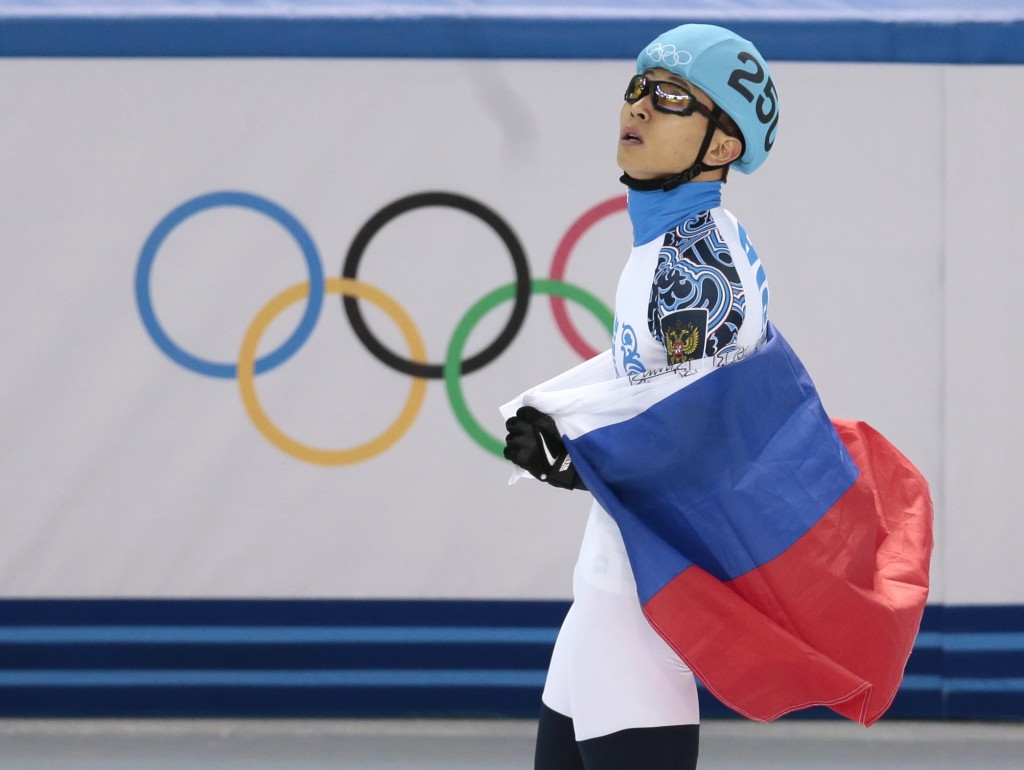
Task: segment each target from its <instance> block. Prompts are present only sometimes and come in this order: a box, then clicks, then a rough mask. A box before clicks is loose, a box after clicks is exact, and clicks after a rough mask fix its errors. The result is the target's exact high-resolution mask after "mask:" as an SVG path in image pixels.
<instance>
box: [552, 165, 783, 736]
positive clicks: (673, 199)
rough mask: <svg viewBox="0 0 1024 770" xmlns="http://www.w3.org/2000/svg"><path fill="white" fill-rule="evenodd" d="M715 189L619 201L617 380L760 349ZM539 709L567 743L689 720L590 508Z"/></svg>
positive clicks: (731, 222) (607, 525)
mask: <svg viewBox="0 0 1024 770" xmlns="http://www.w3.org/2000/svg"><path fill="white" fill-rule="evenodd" d="M721 185H722V183H721V182H700V183H689V184H684V185H682V186H680V187H677V188H675V189H674V190H671V191H669V192H664V191H661V190H657V191H636V190H631V191H630V193H629V215H630V219H631V221H632V224H633V233H634V238H633V248H632V251H631V252H630V256H629V260H628V261H627V263H626V266H625V268H624V270H623V272H622V276H621V278H620V280H619V285H618V289H617V292H616V296H615V325H614V330H613V339H612V346H613V348H612V354H613V355H612V358H613V361H614V365H615V370H616V371H615V373H616V375H617V376H619V377H641V378H642V377H643V376H644V375H645V374H646V373H649V372H653V371H656V370H658V369H663V368H665V367H667V366H672V365H676V364H684V365H693V366H699V367H705V366H723V365H727V364H730V363H732V362H734V361H736V360H739V359H741V358H743V357H744V356H745V355H746V354H747V353H750V352H753V350H754V349H755V348H756V347H757V346H758V345H759V344H760V343H761V342H762V341H763V339H764V336H765V332H766V328H767V322H768V315H767V311H768V286H767V282H766V279H765V274H764V270H763V269H762V267H761V263H760V260H759V259H758V257H757V253H756V252H755V251H754V249H753V247H752V246H751V244H750V242H749V240H748V239H747V236H746V233H745V231H744V230H743V227H742V226H741V225H740V224H739V222H738V221H737V220H736V218H735V217H733V216H732V214H730V213H729V212H728V211H726V210H725V209H723V208H721V205H720V204H721ZM689 362H692V364H691V363H689ZM724 652H725V651H723V653H724ZM543 701H544V703H545V704H546V705H547V706H548V707H549V708H551V709H553V710H554V711H557V712H559V713H560V714H563V715H565V716H568V717H571V718H572V720H573V725H574V728H575V731H576V740H578V741H583V740H588V739H590V738H596V737H599V736H602V735H608V734H610V733H613V732H617V731H619V730H624V729H629V728H636V727H661V726H667V725H680V724H696V723H698V722H699V720H700V718H699V710H698V704H697V690H696V683H695V681H694V677H693V674H692V673H691V672H690V670H689V669H688V668H687V667H686V665H685V664H684V663H683V662H682V661H681V660H680V659H679V657H678V656H677V655H676V654H675V653H674V652H673V651H672V650H671V648H669V646H668V645H667V644H666V643H665V642H664V641H663V640H662V639H661V637H660V636H658V634H657V633H656V632H655V631H654V630H653V629H652V628H651V626H650V625H649V624H648V623H647V620H646V619H645V618H644V615H643V612H642V610H641V607H640V602H639V599H638V597H637V591H636V583H635V581H634V579H633V572H632V569H631V567H630V563H629V558H628V556H627V554H626V549H625V546H624V545H623V541H622V537H621V535H620V534H619V530H618V527H617V526H616V524H615V522H614V521H613V520H612V518H611V517H610V516H609V515H608V514H607V513H606V512H605V511H604V510H603V509H602V508H601V507H600V506H599V505H598V504H597V503H596V502H595V503H594V504H593V506H592V507H591V511H590V517H589V519H588V521H587V527H586V531H585V534H584V536H583V543H582V546H581V549H580V554H579V558H578V560H577V563H576V568H575V571H574V575H573V604H572V606H571V607H570V609H569V613H568V615H567V616H566V619H565V621H564V623H563V625H562V628H561V630H560V631H559V634H558V639H557V641H556V643H555V649H554V652H553V654H552V659H551V665H550V668H549V670H548V676H547V681H546V683H545V687H544V694H543Z"/></svg>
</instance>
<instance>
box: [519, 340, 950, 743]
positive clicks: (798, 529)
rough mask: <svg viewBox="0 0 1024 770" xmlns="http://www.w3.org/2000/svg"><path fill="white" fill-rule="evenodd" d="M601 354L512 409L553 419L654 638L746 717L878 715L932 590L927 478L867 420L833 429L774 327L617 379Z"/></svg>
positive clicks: (868, 719) (863, 719) (865, 719)
mask: <svg viewBox="0 0 1024 770" xmlns="http://www.w3.org/2000/svg"><path fill="white" fill-rule="evenodd" d="M603 355H607V354H603ZM600 359H601V357H598V358H597V359H592V360H591V361H590V362H587V363H585V364H582V365H581V366H580V367H577V369H575V370H572V371H571V372H569V373H567V374H566V375H562V376H560V377H558V378H555V379H554V380H552V381H550V382H549V383H545V384H544V385H541V386H539V387H538V388H537V389H535V390H533V391H529V392H527V393H526V394H523V396H521V397H520V398H519V399H516V401H515V402H513V403H512V404H509V405H506V407H504V408H503V411H507V410H508V409H511V411H513V412H514V407H515V406H517V405H518V404H521V403H525V404H529V405H532V406H535V407H536V408H538V409H540V410H541V411H545V412H547V413H548V414H551V415H552V417H554V418H555V421H556V423H557V424H558V426H559V429H560V430H561V431H562V433H563V434H564V438H565V441H566V445H567V446H568V447H569V451H570V454H571V456H572V458H573V461H574V462H575V463H576V466H577V469H578V471H579V473H580V476H581V477H582V478H583V480H584V481H585V482H586V484H587V488H588V489H589V490H590V491H591V492H592V494H593V495H594V497H595V498H596V499H597V501H598V502H599V503H600V504H601V506H602V507H603V508H604V509H605V510H606V511H607V512H608V513H609V514H610V515H611V516H612V517H613V518H614V519H615V521H616V523H617V524H618V526H619V529H620V531H621V533H622V538H623V541H624V542H625V545H626V550H627V552H628V554H629V558H630V563H631V566H632V569H633V573H634V576H635V578H636V584H637V591H638V594H639V599H640V602H641V604H642V606H643V610H644V613H645V615H646V616H647V619H648V620H649V621H650V623H651V625H652V627H654V628H655V629H656V630H657V631H658V632H659V634H661V636H662V637H663V638H664V639H665V640H666V641H667V642H668V643H669V645H671V646H672V648H673V649H674V650H675V651H676V652H677V654H678V655H679V656H680V658H681V659H682V660H683V661H685V662H686V664H687V665H688V666H689V667H690V668H691V669H692V670H693V672H694V673H695V674H696V675H697V676H698V677H699V678H700V680H701V681H702V682H703V684H704V685H705V686H706V687H707V688H708V690H710V691H711V692H712V693H713V694H714V695H715V696H716V697H717V698H718V699H719V700H720V701H722V702H723V703H724V704H726V705H727V706H729V707H730V708H732V709H734V710H735V711H737V712H739V713H740V714H743V715H745V716H747V717H750V718H752V719H756V720H762V721H768V720H772V719H775V718H777V717H779V716H782V715H783V714H786V713H788V712H791V711H794V710H797V709H802V708H806V707H810V706H816V705H825V706H828V707H830V708H832V709H833V710H834V711H836V712H837V713H839V714H841V715H843V716H845V717H848V718H850V719H853V720H855V721H857V722H860V723H862V724H864V725H870V724H871V723H873V722H875V721H876V720H877V719H879V718H880V717H881V716H882V714H883V713H885V711H886V709H887V708H888V707H889V705H890V704H891V703H892V700H893V698H894V697H895V694H896V691H897V689H898V687H899V684H900V681H901V680H902V677H903V670H904V667H905V665H906V662H907V658H908V657H909V655H910V652H911V650H912V648H913V644H914V639H915V637H916V635H917V631H918V628H919V626H920V621H921V615H922V613H923V611H924V605H925V600H926V598H927V595H928V568H929V560H930V556H931V549H932V505H931V500H930V497H929V492H928V485H927V482H926V481H925V479H924V478H923V476H922V475H921V474H920V472H919V471H918V470H917V469H916V468H915V467H914V466H913V464H911V463H910V461H909V460H908V459H907V458H906V457H904V456H903V455H902V454H901V453H900V452H899V451H898V450H897V449H896V448H895V447H893V446H892V444H890V443H889V442H888V441H887V440H886V439H885V438H884V437H883V436H882V435H880V434H879V433H878V432H876V431H875V430H873V429H872V428H871V427H870V426H868V425H866V424H865V423H863V422H851V421H840V420H836V421H832V420H830V419H829V418H828V416H827V415H826V414H825V411H824V409H823V407H822V405H821V402H820V400H819V398H818V395H817V392H816V391H815V388H814V385H813V383H812V382H811V379H810V377H809V376H808V374H807V372H806V371H805V369H804V367H803V365H802V364H801V363H800V360H799V359H798V358H797V356H796V355H795V354H794V352H793V351H792V349H791V348H790V347H789V345H788V344H787V343H786V341H785V340H784V339H783V338H782V336H781V335H780V334H779V333H778V331H777V330H775V329H774V328H773V327H771V326H769V329H768V338H767V341H766V343H765V344H764V345H763V346H762V347H761V348H759V349H758V350H757V352H755V353H753V354H752V355H750V356H749V357H747V358H746V359H744V360H742V361H739V362H736V363H732V364H730V365H728V366H716V365H715V363H719V364H720V363H722V362H720V361H719V362H713V361H705V362H702V363H703V364H705V366H704V368H703V369H698V368H690V367H688V366H687V365H682V366H681V367H676V368H672V369H668V370H665V371H663V372H661V373H660V374H657V375H656V376H652V377H649V378H633V379H632V380H630V379H629V378H619V379H618V381H611V380H609V379H607V378H606V374H607V372H609V369H607V368H605V367H606V366H608V367H610V362H609V361H607V360H600Z"/></svg>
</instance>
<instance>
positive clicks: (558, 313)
mask: <svg viewBox="0 0 1024 770" xmlns="http://www.w3.org/2000/svg"><path fill="white" fill-rule="evenodd" d="M625 210H626V196H625V195H617V196H616V197H614V198H609V199H608V200H606V201H603V202H601V203H598V204H597V205H596V206H592V207H591V208H589V209H587V210H586V211H584V212H583V214H582V215H580V217H579V218H578V219H576V221H575V222H573V223H572V224H571V225H570V226H569V229H568V230H566V231H565V235H563V236H562V240H561V241H560V242H559V244H558V248H556V249H555V256H554V259H553V260H552V261H551V272H550V273H548V276H549V277H550V278H552V279H553V280H555V281H564V280H565V268H566V266H567V265H568V264H569V255H570V254H571V253H572V250H573V249H574V248H576V244H577V243H578V242H579V240H580V238H582V237H583V235H584V233H586V232H587V230H589V229H590V228H591V227H593V226H594V225H595V224H597V223H598V222H599V221H601V220H602V219H604V218H605V217H609V216H611V215H612V214H617V213H618V212H620V211H625ZM550 302H551V313H552V315H554V317H555V324H556V325H557V326H558V330H559V331H560V332H562V336H563V337H565V340H566V342H568V343H569V346H570V347H571V348H572V349H573V350H574V351H576V353H577V354H578V355H579V356H580V357H582V358H583V359H588V358H593V357H594V356H596V355H597V354H598V352H599V351H597V350H595V349H594V348H593V347H591V346H590V344H589V343H588V342H587V341H586V340H585V339H583V337H582V335H580V333H579V331H577V329H576V327H575V326H574V325H573V323H572V319H571V318H570V317H569V311H568V309H567V307H566V304H565V298H564V297H558V296H555V295H551V297H550Z"/></svg>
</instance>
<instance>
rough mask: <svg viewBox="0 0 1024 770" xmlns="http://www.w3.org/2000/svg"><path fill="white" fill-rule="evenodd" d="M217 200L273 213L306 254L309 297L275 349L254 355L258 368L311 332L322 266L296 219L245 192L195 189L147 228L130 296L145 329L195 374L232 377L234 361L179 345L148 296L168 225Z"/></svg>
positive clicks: (277, 360)
mask: <svg viewBox="0 0 1024 770" xmlns="http://www.w3.org/2000/svg"><path fill="white" fill-rule="evenodd" d="M218 206H240V207H242V208H247V209H251V210H253V211H257V212H259V213H261V214H265V215H266V216H268V217H270V218H271V219H273V220H274V221H275V222H277V223H278V224H280V225H281V226H282V227H284V229H285V230H287V231H288V233H289V234H290V235H291V236H292V238H294V239H295V241H296V242H297V243H298V244H299V248H300V249H301V250H302V256H303V258H304V259H305V260H306V267H307V268H308V270H309V301H308V303H307V304H306V311H305V312H304V313H303V315H302V319H301V320H300V322H299V325H298V327H296V329H295V331H294V332H292V334H291V336H290V337H288V339H286V340H285V341H284V342H283V343H281V345H280V346H279V347H278V348H277V349H276V350H273V351H271V352H270V353H268V354H267V355H265V356H263V357H262V358H259V359H257V360H256V364H255V369H256V373H257V374H262V373H263V372H266V371H269V370H271V369H273V368H274V367H275V366H279V365H280V364H283V363H284V362H285V361H287V360H288V359H289V358H291V356H292V355H294V354H295V352H296V351H297V350H298V349H299V348H300V347H301V346H302V344H303V343H304V342H305V341H306V340H307V339H308V337H309V335H310V334H312V332H313V327H314V326H316V322H317V318H319V316H320V307H321V306H322V305H323V301H324V293H325V292H324V272H323V267H322V266H321V264H320V254H319V252H318V251H317V248H316V244H315V243H313V239H312V237H310V235H309V233H308V232H306V228H304V227H303V226H302V225H301V224H300V223H299V221H298V220H297V219H296V218H295V217H293V216H292V215H291V214H289V213H288V212H287V211H285V210H284V209H283V208H281V207H280V206H278V205H277V204H276V203H274V202H272V201H269V200H267V199H266V198H261V197H259V196H258V195H252V194H250V193H244V192H232V191H226V192H216V193H209V194H207V195H200V196H199V197H197V198H193V199H192V200H189V201H185V203H182V204H181V205H180V206H178V207H177V208H176V209H174V210H173V211H172V212H171V213H169V214H168V215H167V216H165V217H164V218H163V219H161V220H160V222H159V223H158V224H157V226H156V227H155V228H154V229H153V232H152V233H150V235H149V238H147V239H146V243H145V245H144V246H143V247H142V253H141V254H140V255H139V264H138V267H137V269H136V272H135V299H136V302H138V306H139V315H141V316H142V321H143V323H144V324H145V327H146V331H148V332H149V335H150V336H151V337H152V338H153V341H154V342H155V343H156V344H157V346H158V347H159V348H160V349H161V350H162V351H163V352H164V353H166V354H167V355H168V356H169V357H170V358H171V359H172V360H173V361H176V362H177V363H179V364H181V365H182V366H184V367H185V368H186V369H191V370H192V371H194V372H197V373H198V374H204V375H207V376H209V377H223V378H225V379H234V378H235V377H237V376H238V364H237V363H218V362H216V361H207V360H206V359H203V358H199V357H198V356H194V355H192V354H191V353H188V352H186V351H185V350H182V348H180V347H179V346H178V345H177V344H176V343H175V342H174V341H173V340H172V339H171V338H170V337H169V336H168V335H167V333H166V332H165V331H164V330H163V327H162V326H161V325H160V322H159V321H158V320H157V317H156V313H155V312H154V310H153V302H152V297H151V296H150V276H151V273H152V268H153V260H155V259H156V255H157V252H158V251H159V249H160V246H161V245H162V244H163V242H164V240H165V239H166V238H167V236H168V235H170V233H171V231H172V230H173V229H174V228H175V227H177V226H178V225H180V224H181V223H182V222H184V221H185V220H186V219H188V218H189V217H190V216H192V215H193V214H198V213H199V212H202V211H206V210H207V209H211V208H216V207H218Z"/></svg>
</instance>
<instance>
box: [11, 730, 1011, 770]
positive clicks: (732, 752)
mask: <svg viewBox="0 0 1024 770" xmlns="http://www.w3.org/2000/svg"><path fill="white" fill-rule="evenodd" d="M535 729H536V724H535V723H534V722H532V721H529V720H519V721H510V720H493V721H492V720H453V721H442V720H387V721H384V720H381V721H377V720H273V721H262V720H250V721H243V720H149V721H146V720H0V768H3V770H8V769H10V770H15V769H17V770H21V769H25V770H39V769H41V768H47V769H57V768H96V769H97V770H98V769H99V768H104V769H105V770H106V769H117V768H125V769H126V770H127V769H128V768H131V769H132V770H155V769H157V768H159V769H161V770H165V769H166V770H171V768H175V769H178V768H198V767H201V768H210V769H213V770H218V769H222V770H228V769H229V768H230V769H231V770H240V769H241V768H246V769H247V770H260V769H262V768H275V770H280V769H282V768H288V770H305V769H307V768H309V769H312V768H333V769H334V770H350V769H353V768H371V769H372V770H441V769H442V768H446V769H447V770H451V768H480V769H481V770H512V769H513V768H525V769H526V770H529V768H530V767H532V752H533V738H534V731H535ZM739 768H743V769H744V770H748V769H750V768H758V769H759V770H782V769H783V768H785V770H800V769H801V768H808V769H809V768H816V769H817V770H822V768H828V769H829V770H887V769H888V768H901V769H902V768H929V770H939V769H946V768H948V769H949V770H990V769H994V768H1000V769H1001V770H1007V769H1010V768H1013V769H1015V770H1019V769H1020V768H1024V724H1021V723H1013V724H1007V723H998V724H993V723H963V722H884V721H883V722H880V723H879V724H876V725H874V726H873V727H871V728H869V729H864V728H862V727H860V726H858V725H855V724H852V723H846V722H832V721H785V722H780V723H775V724H770V725H763V724H756V723H752V722H747V721H740V720H714V721H707V722H705V723H704V725H703V726H702V730H701V769H702V770H734V769H735V770H738V769H739Z"/></svg>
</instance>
